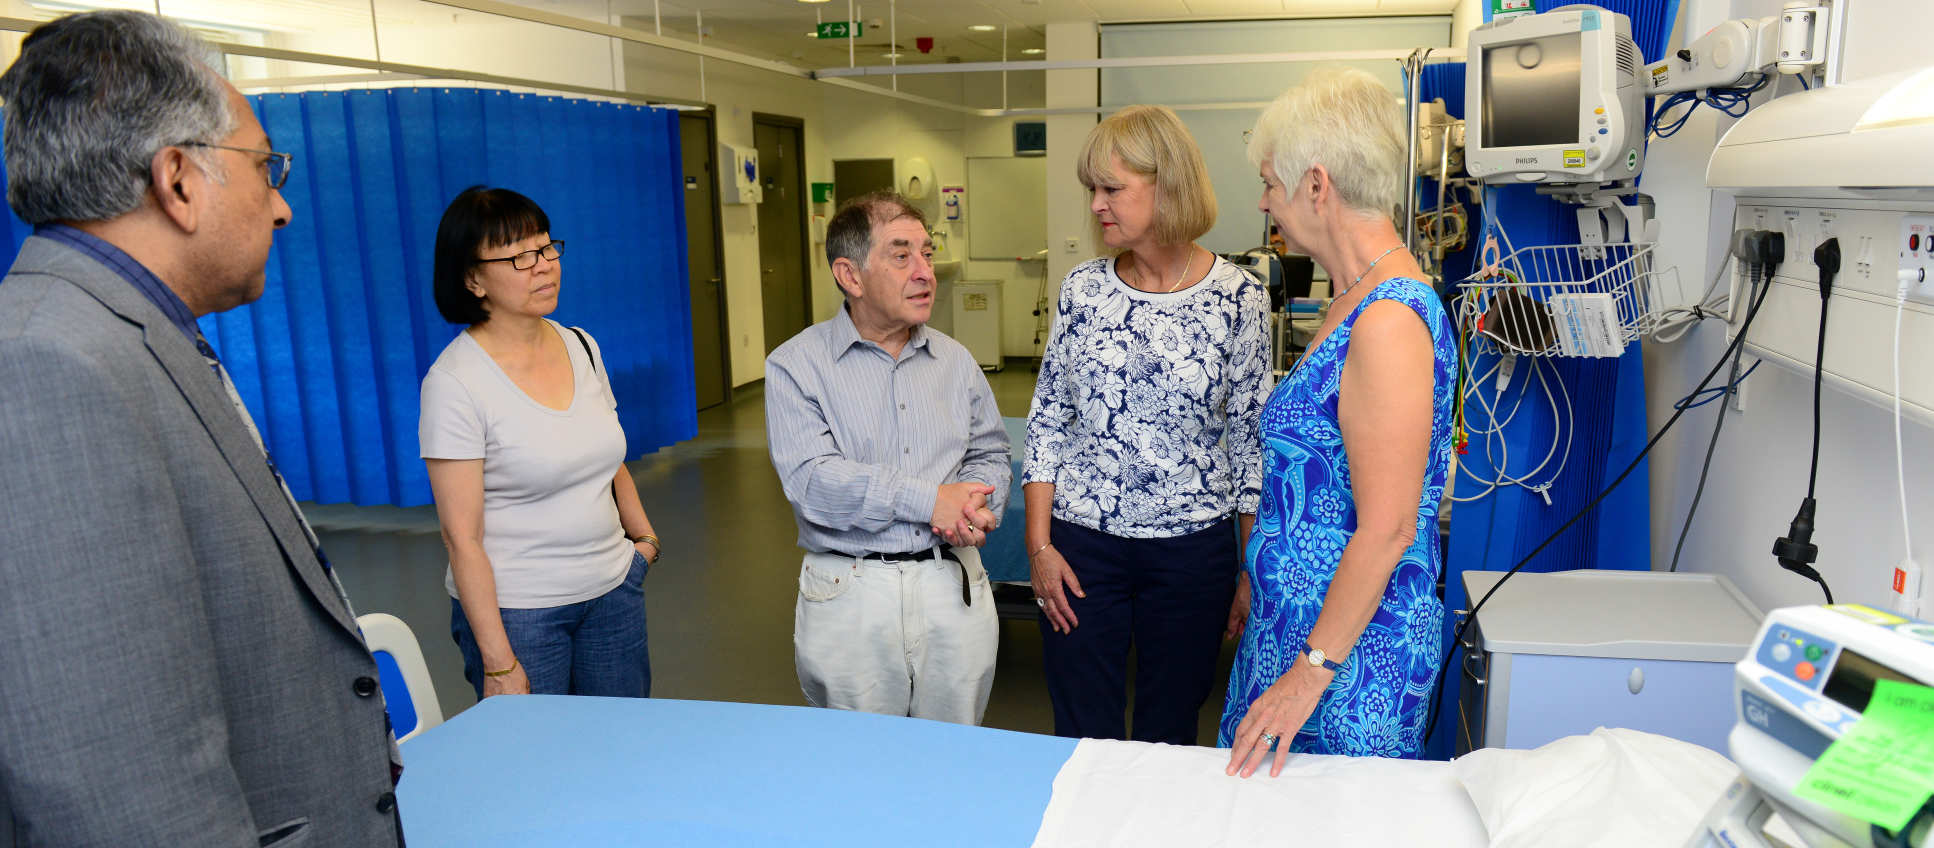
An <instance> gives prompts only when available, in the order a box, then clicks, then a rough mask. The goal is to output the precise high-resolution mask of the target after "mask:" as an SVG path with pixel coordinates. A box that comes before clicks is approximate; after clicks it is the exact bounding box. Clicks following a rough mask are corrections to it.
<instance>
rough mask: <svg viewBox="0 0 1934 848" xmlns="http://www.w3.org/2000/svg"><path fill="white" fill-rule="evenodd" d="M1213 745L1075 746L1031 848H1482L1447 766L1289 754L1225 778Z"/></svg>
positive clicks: (1473, 816)
mask: <svg viewBox="0 0 1934 848" xmlns="http://www.w3.org/2000/svg"><path fill="white" fill-rule="evenodd" d="M1228 763H1229V752H1228V751H1227V750H1225V749H1218V748H1196V747H1181V746H1173V745H1156V744H1150V743H1146V742H1115V741H1104V740H1096V739H1084V740H1082V741H1081V743H1080V744H1079V745H1076V746H1075V750H1074V755H1073V756H1071V757H1069V758H1068V762H1067V764H1066V765H1064V766H1062V767H1061V772H1060V773H1059V774H1057V775H1056V776H1055V778H1054V794H1053V797H1052V798H1051V799H1050V800H1049V801H1048V809H1047V812H1046V813H1045V814H1044V815H1043V816H1042V818H1041V829H1040V831H1039V832H1038V833H1036V834H1035V837H1034V845H1035V846H1036V848H1080V847H1081V846H1161V848H1172V847H1173V846H1179V845H1190V846H1231V848H1234V846H1242V847H1243V848H1249V846H1256V845H1357V844H1365V845H1369V844H1390V845H1431V846H1442V848H1463V846H1484V845H1488V844H1489V838H1488V836H1487V835H1486V832H1485V829H1484V824H1483V821H1482V820H1481V819H1479V818H1478V814H1477V809H1476V808H1475V807H1474V806H1473V805H1472V804H1471V798H1470V795H1469V794H1467V793H1466V792H1465V791H1464V787H1463V786H1462V785H1461V784H1459V783H1458V781H1457V776H1456V774H1455V773H1453V772H1452V770H1451V765H1450V763H1443V762H1424V761H1413V760H1383V759H1373V758H1352V757H1334V756H1327V755H1322V754H1292V755H1290V758H1289V762H1288V764H1286V765H1285V766H1284V768H1283V773H1282V775H1281V776H1280V777H1274V778H1272V777H1270V776H1269V775H1268V772H1267V770H1266V769H1267V766H1265V767H1264V770H1261V771H1259V772H1258V773H1257V774H1256V776H1254V777H1251V778H1248V779H1246V780H1245V779H1242V778H1236V777H1230V776H1228V775H1226V774H1223V768H1224V767H1226V766H1227V765H1228Z"/></svg>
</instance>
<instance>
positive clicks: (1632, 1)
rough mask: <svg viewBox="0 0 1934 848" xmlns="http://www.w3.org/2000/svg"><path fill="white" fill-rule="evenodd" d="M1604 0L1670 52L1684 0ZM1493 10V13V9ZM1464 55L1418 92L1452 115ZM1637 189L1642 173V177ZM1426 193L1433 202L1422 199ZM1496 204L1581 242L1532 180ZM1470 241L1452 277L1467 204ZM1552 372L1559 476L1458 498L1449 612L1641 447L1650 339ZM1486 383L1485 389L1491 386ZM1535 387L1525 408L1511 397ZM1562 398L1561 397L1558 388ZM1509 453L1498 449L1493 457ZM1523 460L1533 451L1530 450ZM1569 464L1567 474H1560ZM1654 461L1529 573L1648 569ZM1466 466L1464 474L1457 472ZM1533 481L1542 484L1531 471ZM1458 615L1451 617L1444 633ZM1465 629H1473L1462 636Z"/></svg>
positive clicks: (1654, 46) (1446, 703)
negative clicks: (1470, 581) (1469, 586)
mask: <svg viewBox="0 0 1934 848" xmlns="http://www.w3.org/2000/svg"><path fill="white" fill-rule="evenodd" d="M1571 2H1576V0H1537V2H1536V4H1535V8H1536V9H1537V11H1539V12H1548V11H1551V10H1553V9H1556V8H1559V7H1561V6H1565V5H1567V4H1568V3H1571ZM1590 5H1595V6H1599V7H1601V8H1605V9H1609V10H1611V11H1614V12H1619V13H1621V14H1624V15H1626V16H1627V17H1629V18H1630V19H1631V21H1632V40H1633V41H1635V42H1637V44H1638V47H1639V52H1640V53H1642V54H1644V57H1645V59H1646V60H1648V61H1650V60H1654V59H1657V58H1659V57H1660V56H1662V55H1663V54H1664V53H1665V48H1666V45H1667V44H1668V43H1669V41H1670V37H1671V29H1672V26H1673V21H1674V20H1675V19H1676V18H1677V17H1678V5H1679V4H1678V0H1590ZM1486 17H1487V18H1488V17H1489V12H1488V10H1487V12H1486ZM1465 70H1466V68H1465V66H1464V65H1463V64H1461V63H1456V64H1453V63H1447V64H1439V65H1432V66H1429V67H1427V68H1425V69H1424V72H1423V76H1422V88H1423V98H1424V99H1426V100H1429V99H1431V98H1437V97H1441V98H1443V99H1444V103H1445V105H1446V107H1447V108H1448V109H1449V111H1450V113H1451V114H1452V115H1454V116H1457V117H1463V115H1464V75H1465ZM1640 185H1641V189H1642V188H1643V181H1642V180H1641V184H1640ZM1427 189H1428V191H1429V193H1428V194H1426V195H1425V196H1426V197H1429V198H1435V196H1436V195H1435V191H1436V189H1435V185H1434V184H1429V185H1427ZM1427 202H1428V201H1427ZM1491 202H1492V203H1493V204H1494V206H1495V208H1493V209H1492V210H1490V211H1491V213H1492V214H1493V215H1495V216H1496V217H1497V218H1498V219H1499V220H1500V221H1502V222H1503V224H1504V226H1505V227H1506V228H1507V229H1508V230H1509V231H1510V233H1511V237H1512V240H1513V241H1514V242H1515V245H1516V246H1517V247H1518V248H1519V249H1524V248H1526V247H1530V246H1533V245H1541V244H1570V243H1576V242H1577V240H1578V230H1577V222H1576V218H1575V216H1574V215H1573V213H1572V210H1571V208H1570V207H1565V206H1561V205H1559V204H1557V203H1556V202H1555V201H1552V200H1550V199H1549V198H1546V197H1542V196H1539V195H1538V194H1536V192H1535V191H1533V190H1532V188H1531V187H1529V186H1504V187H1501V188H1499V189H1497V190H1495V191H1493V192H1492V194H1491ZM1470 211H1471V215H1472V218H1473V221H1472V225H1471V226H1472V236H1471V239H1470V245H1469V246H1468V247H1467V248H1466V249H1465V250H1464V251H1461V252H1460V253H1458V254H1455V255H1452V256H1448V257H1446V259H1445V277H1446V279H1447V280H1450V281H1452V282H1453V283H1454V282H1456V281H1459V280H1462V279H1464V278H1465V277H1467V276H1469V275H1470V274H1471V273H1472V272H1473V270H1474V266H1475V265H1476V264H1477V263H1476V250H1477V247H1478V245H1479V244H1480V243H1481V242H1482V240H1483V233H1482V231H1481V225H1480V224H1479V222H1478V217H1479V215H1480V213H1479V211H1478V210H1477V209H1471V210H1470ZM1495 362H1496V359H1495V357H1477V358H1476V359H1475V361H1474V362H1473V363H1472V368H1471V370H1472V373H1475V374H1484V373H1486V372H1487V371H1488V370H1489V369H1490V367H1491V366H1492V365H1493V364H1495ZM1527 364H1528V363H1525V362H1519V363H1518V368H1517V375H1518V376H1517V378H1516V379H1515V380H1514V381H1513V384H1512V385H1511V386H1510V387H1509V393H1508V394H1507V395H1505V396H1503V397H1502V399H1501V402H1500V403H1499V405H1498V408H1499V409H1500V410H1502V409H1504V408H1506V407H1508V408H1510V409H1512V410H1516V411H1517V414H1515V415H1514V417H1512V418H1511V420H1510V422H1509V424H1508V426H1507V427H1506V431H1505V433H1504V434H1503V436H1502V437H1501V439H1500V440H1501V441H1502V442H1504V443H1505V444H1506V445H1507V446H1508V456H1509V457H1510V460H1509V463H1508V464H1509V465H1510V468H1509V469H1508V470H1509V472H1510V473H1514V474H1524V473H1525V472H1526V471H1528V470H1530V468H1531V467H1532V466H1534V465H1536V464H1537V462H1538V459H1539V458H1540V457H1542V456H1544V455H1546V454H1547V452H1552V451H1551V448H1552V441H1551V440H1552V438H1553V436H1552V433H1553V432H1554V429H1553V421H1552V419H1553V416H1554V415H1555V414H1556V413H1554V412H1552V410H1551V409H1550V404H1549V403H1548V402H1547V401H1546V400H1545V399H1544V397H1543V396H1542V394H1541V393H1539V392H1537V391H1534V390H1533V382H1534V379H1533V378H1532V377H1531V372H1530V370H1529V369H1528V368H1527V367H1526V365H1527ZM1547 364H1550V365H1552V366H1554V367H1553V369H1552V371H1553V372H1555V376H1556V379H1557V380H1558V381H1559V382H1561V383H1563V385H1564V386H1565V387H1566V391H1568V392H1569V400H1570V404H1571V407H1570V408H1571V411H1572V415H1571V417H1570V418H1569V419H1568V421H1567V423H1566V427H1567V428H1568V429H1569V430H1570V431H1571V432H1570V436H1571V439H1570V442H1569V444H1568V445H1559V446H1558V448H1559V450H1561V451H1564V453H1562V454H1557V453H1556V452H1553V453H1554V455H1553V456H1552V457H1551V459H1550V463H1551V465H1548V466H1547V467H1546V468H1545V469H1544V470H1543V471H1542V472H1541V475H1530V476H1533V477H1534V478H1537V477H1540V476H1554V477H1555V480H1551V481H1550V488H1549V489H1548V490H1547V491H1546V492H1545V495H1548V496H1549V498H1550V502H1549V504H1548V505H1547V503H1546V500H1545V497H1544V496H1540V495H1538V494H1536V493H1534V492H1532V491H1531V490H1528V489H1525V488H1523V487H1519V486H1506V487H1502V488H1499V489H1498V490H1496V492H1495V493H1494V494H1493V495H1491V496H1489V497H1485V498H1483V499H1482V500H1478V501H1474V502H1468V503H1459V504H1457V505H1456V506H1455V508H1453V509H1452V510H1451V537H1450V548H1449V550H1448V551H1446V554H1445V561H1444V568H1445V574H1444V578H1445V579H1444V601H1445V605H1446V606H1447V607H1448V608H1449V609H1453V610H1467V609H1470V606H1471V604H1472V603H1474V602H1475V600H1476V599H1473V598H1469V597H1467V596H1466V593H1465V592H1464V581H1463V575H1464V572H1466V571H1472V570H1482V571H1504V570H1506V569H1509V568H1511V567H1512V566H1513V565H1515V564H1517V563H1518V561H1519V560H1521V559H1522V558H1523V557H1525V556H1526V555H1528V554H1530V553H1531V551H1532V550H1533V549H1535V548H1536V547H1537V546H1538V545H1539V543H1541V542H1543V541H1544V540H1545V539H1546V538H1547V537H1549V536H1550V535H1551V534H1552V533H1553V532H1555V531H1556V530H1557V529H1558V528H1559V527H1560V526H1562V525H1563V524H1564V522H1565V521H1567V520H1569V519H1570V518H1571V516H1573V515H1574V514H1576V513H1577V512H1578V511H1579V510H1580V509H1583V508H1584V506H1585V505H1586V504H1587V503H1590V502H1591V500H1592V498H1593V497H1594V496H1596V495H1597V494H1598V493H1599V492H1600V491H1602V490H1603V489H1604V488H1605V486H1606V485H1608V484H1610V483H1611V481H1612V479H1613V478H1614V477H1616V476H1617V474H1618V472H1619V471H1621V470H1623V469H1624V467H1625V466H1626V465H1627V464H1629V463H1630V462H1631V461H1632V457H1634V456H1636V455H1637V454H1638V452H1639V450H1640V449H1641V448H1643V447H1644V445H1645V442H1646V439H1647V437H1648V435H1649V434H1648V432H1647V430H1646V419H1645V373H1644V346H1643V345H1640V344H1633V345H1631V346H1630V347H1628V348H1626V350H1625V353H1624V355H1623V356H1620V357H1617V358H1605V359H1587V358H1565V357H1559V358H1555V359H1550V360H1547ZM1485 390H1486V391H1488V389H1485ZM1524 393H1529V396H1528V397H1527V398H1526V399H1525V400H1524V402H1523V403H1522V404H1521V405H1519V404H1515V403H1513V400H1514V399H1515V398H1516V397H1517V396H1518V395H1520V394H1524ZM1560 398H1561V400H1560V403H1561V404H1562V402H1563V401H1562V398H1563V395H1560ZM1464 411H1465V416H1466V420H1467V424H1468V425H1469V426H1472V427H1478V428H1483V427H1489V426H1490V425H1491V423H1492V422H1491V421H1489V420H1488V419H1487V418H1486V417H1485V414H1484V410H1483V409H1482V407H1481V405H1480V404H1477V403H1469V404H1466V405H1465V408H1464ZM1478 442H1479V438H1478V437H1473V438H1472V442H1471V445H1470V450H1469V452H1468V453H1466V454H1464V455H1463V456H1461V457H1460V460H1461V461H1462V462H1464V463H1465V465H1466V467H1468V468H1471V469H1472V471H1474V472H1475V473H1476V475H1477V476H1478V477H1482V478H1485V479H1490V478H1491V477H1493V476H1495V473H1496V471H1495V469H1494V468H1492V467H1491V465H1490V464H1489V463H1490V462H1491V461H1494V460H1490V459H1487V456H1486V451H1485V449H1484V448H1483V446H1481V445H1480V444H1478ZM1498 455H1502V454H1498ZM1525 457H1528V458H1529V459H1524V458H1525ZM1558 468H1562V469H1563V471H1562V473H1556V474H1554V472H1555V471H1556V470H1557V469H1558ZM1647 470H1648V469H1647V466H1646V465H1645V464H1643V463H1641V464H1640V466H1639V467H1638V469H1637V470H1635V471H1634V472H1633V474H1632V476H1631V477H1630V478H1629V479H1627V480H1626V481H1625V483H1624V484H1622V485H1621V486H1620V488H1619V489H1617V490H1615V491H1614V492H1613V493H1612V494H1611V495H1610V496H1609V497H1607V498H1606V499H1605V500H1604V501H1603V502H1602V503H1600V504H1599V505H1598V506H1597V507H1596V508H1595V509H1593V510H1592V511H1591V512H1590V513H1589V514H1587V515H1586V517H1585V518H1584V519H1583V520H1581V521H1580V522H1579V523H1578V524H1576V525H1574V526H1573V527H1572V528H1571V529H1570V530H1568V531H1566V532H1565V533H1564V534H1563V535H1562V536H1560V537H1558V539H1557V540H1556V541H1555V542H1554V543H1553V544H1552V545H1551V547H1549V548H1546V549H1545V550H1544V552H1543V553H1541V554H1539V555H1538V557H1537V558H1536V559H1534V560H1532V561H1531V563H1530V564H1529V565H1527V566H1526V569H1525V570H1527V571H1532V572H1541V571H1559V570H1566V569H1573V568H1603V569H1635V570H1644V569H1647V568H1649V567H1650V566H1651V561H1650V550H1651V547H1650V536H1649V534H1648V532H1647V528H1649V527H1650V526H1651V500H1650V497H1649V494H1648V489H1647V485H1646V479H1647ZM1460 474H1461V472H1460ZM1533 482H1542V481H1541V480H1538V479H1534V480H1533ZM1474 491H1482V487H1481V486H1479V485H1476V484H1475V483H1474V481H1473V480H1472V479H1471V477H1469V476H1464V477H1463V478H1462V479H1460V480H1459V481H1458V492H1459V493H1460V494H1468V493H1471V492H1474ZM1450 624H1451V622H1448V621H1447V622H1446V625H1447V626H1446V631H1447V633H1446V638H1447V639H1448V630H1449V625H1450ZM1467 638H1468V636H1467ZM1462 662H1463V659H1462V655H1461V653H1460V654H1459V655H1458V656H1456V657H1453V659H1452V661H1451V663H1450V665H1448V666H1446V667H1445V668H1444V670H1443V671H1442V672H1441V673H1442V674H1444V675H1446V679H1445V681H1444V691H1443V696H1442V697H1441V698H1440V699H1439V701H1438V704H1437V710H1438V719H1437V728H1436V731H1435V733H1434V734H1433V735H1432V736H1431V738H1430V739H1429V740H1426V742H1425V746H1426V747H1425V751H1426V756H1428V757H1430V758H1433V759H1442V758H1448V757H1449V756H1450V755H1451V754H1452V753H1453V749H1454V746H1455V745H1456V744H1457V739H1456V732H1457V726H1458V724H1459V689H1460V688H1461V686H1462V684H1463V682H1464V681H1463V677H1464V674H1463V672H1461V671H1460V669H1462V668H1463V665H1462Z"/></svg>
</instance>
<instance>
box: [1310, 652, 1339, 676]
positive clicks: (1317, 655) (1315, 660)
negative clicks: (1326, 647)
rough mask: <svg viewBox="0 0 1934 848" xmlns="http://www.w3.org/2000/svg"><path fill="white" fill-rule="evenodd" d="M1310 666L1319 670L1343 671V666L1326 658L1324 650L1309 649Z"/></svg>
mask: <svg viewBox="0 0 1934 848" xmlns="http://www.w3.org/2000/svg"><path fill="white" fill-rule="evenodd" d="M1309 664H1310V665H1313V666H1316V667H1317V668H1327V669H1329V670H1331V671H1342V670H1343V664H1342V663H1340V662H1337V661H1336V660H1333V659H1330V658H1329V657H1326V656H1324V655H1323V649H1322V648H1311V649H1309Z"/></svg>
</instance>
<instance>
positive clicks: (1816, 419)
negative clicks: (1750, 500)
mask: <svg viewBox="0 0 1934 848" xmlns="http://www.w3.org/2000/svg"><path fill="white" fill-rule="evenodd" d="M1813 265H1814V267H1816V268H1818V269H1819V270H1820V333H1819V341H1818V342H1817V346H1816V347H1815V348H1814V353H1813V460H1812V463H1811V464H1810V465H1808V467H1807V472H1806V497H1805V498H1804V499H1803V500H1801V501H1800V510H1799V512H1797V513H1795V514H1794V515H1793V523H1792V524H1790V525H1788V526H1787V528H1786V535H1784V536H1781V537H1780V538H1778V539H1775V540H1774V541H1773V556H1775V557H1778V558H1779V562H1780V567H1781V568H1784V569H1786V570H1787V571H1791V572H1793V573H1794V574H1798V575H1800V576H1801V577H1805V578H1806V579H1808V580H1811V581H1813V582H1815V583H1818V584H1820V591H1821V592H1823V593H1825V594H1826V596H1827V603H1829V604H1831V603H1833V590H1832V589H1829V588H1827V581H1826V578H1824V577H1821V576H1820V572H1819V570H1818V569H1816V568H1814V567H1813V563H1814V562H1815V561H1816V560H1817V559H1818V558H1819V556H1820V546H1818V545H1815V544H1813V508H1814V504H1815V501H1814V500H1813V486H1814V484H1815V483H1817V482H1818V481H1819V479H1820V388H1821V385H1820V384H1821V381H1822V378H1823V376H1824V375H1825V372H1826V359H1827V305H1828V304H1830V303H1832V302H1833V277H1834V275H1835V274H1838V273H1839V272H1840V240H1839V239H1837V238H1830V239H1827V240H1826V241H1823V242H1821V243H1820V246H1819V247H1816V248H1814V249H1813Z"/></svg>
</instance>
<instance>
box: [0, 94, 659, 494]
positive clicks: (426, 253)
mask: <svg viewBox="0 0 1934 848" xmlns="http://www.w3.org/2000/svg"><path fill="white" fill-rule="evenodd" d="M250 102H251V104H252V105H253V106H254V108H255V112H256V115H257V116H258V117H260V118H261V120H262V125H263V126H264V127H265V128H267V129H268V132H269V137H270V138H271V139H272V140H273V144H274V146H275V148H276V149H277V150H281V151H285V152H288V153H292V154H295V171H294V172H293V173H292V174H291V175H290V177H289V181H288V184H287V185H285V186H283V188H282V196H283V197H284V198H285V199H287V200H288V202H289V207H290V208H291V209H292V210H294V213H295V217H294V219H293V220H292V221H291V223H290V224H289V226H288V227H286V228H284V229H282V230H281V231H279V232H277V233H276V234H275V249H274V250H273V252H271V253H270V254H269V263H268V288H267V291H266V292H265V293H264V294H263V295H262V298H261V300H258V301H256V302H255V303H253V304H251V305H249V306H245V307H242V308H240V309H235V310H231V311H229V312H225V313H221V314H219V315H210V316H207V317H204V318H203V319H202V320H201V328H202V332H203V333H204V334H205V335H207V336H208V339H209V341H210V342H212V343H213V344H214V346H215V349H216V350H217V351H218V352H219V353H220V354H221V356H222V359H223V361H224V362H225V363H226V364H227V366H228V370H229V372H230V373H231V374H232V375H233V376H234V379H235V383H236V388H237V389H238V390H239V391H240V393H241V395H242V399H243V400H244V401H245V402H246V403H247V404H248V408H249V412H250V413H251V414H253V415H254V417H255V421H256V424H257V426H258V427H260V428H261V430H262V437H263V438H264V439H265V440H267V442H268V447H269V451H270V452H271V453H272V454H273V455H274V456H275V460H276V465H277V466H278V467H280V469H281V470H282V473H283V475H284V476H285V477H286V478H287V479H288V481H289V488H290V489H292V490H294V492H295V495H296V497H298V498H301V499H303V500H308V501H316V502H320V503H343V502H352V503H357V504H395V505H398V506H413V505H419V504H426V503H429V502H430V484H429V479H428V477H427V476H426V474H425V472H424V469H423V461H422V460H421V459H419V458H418V452H417V440H416V418H417V388H418V385H419V383H420V382H421V380H422V378H423V374H424V373H425V372H426V371H428V370H429V367H430V363H431V362H433V361H435V360H436V356H437V354H438V353H439V352H440V351H441V350H442V349H443V346H444V345H445V344H447V343H448V342H449V341H450V340H451V339H452V338H454V337H455V335H456V333H457V331H458V330H460V329H461V328H460V327H457V326H455V325H451V324H448V323H445V322H444V320H443V319H442V317H440V316H439V315H438V314H437V311H436V304H435V302H434V300H433V299H432V297H431V294H430V268H431V249H432V246H433V244H434V242H435V239H436V227H437V220H438V219H439V218H440V217H441V216H442V214H443V207H444V206H445V204H447V203H449V201H450V199H451V198H452V197H454V196H456V193H457V192H459V191H462V190H463V189H464V188H466V187H468V186H471V185H475V184H478V183H486V184H489V185H493V186H501V187H505V188H510V189H514V190H516V191H518V192H521V193H523V194H525V195H528V196H529V197H530V198H531V199H533V200H535V201H537V203H538V205H540V206H542V207H543V208H544V211H545V212H546V213H547V214H549V216H550V219H551V237H552V238H556V239H561V240H565V241H567V242H569V252H568V253H567V254H566V255H565V256H564V258H563V263H564V275H563V282H564V286H563V290H562V296H561V298H560V300H559V307H558V310H557V312H556V313H555V314H553V315H552V316H551V317H553V318H555V319H557V320H558V321H561V322H563V323H564V324H567V325H576V326H580V327H583V328H584V329H585V330H586V331H587V332H589V333H590V334H591V335H593V336H595V337H596V338H597V340H598V344H599V347H600V348H601V349H602V352H603V354H604V364H605V367H606V368H607V369H608V370H609V372H610V379H611V384H612V388H613V389H614V390H615V392H616V394H617V397H618V419H619V421H620V423H622V424H623V425H624V431H625V439H626V442H627V444H628V447H629V449H628V452H627V456H629V457H637V456H639V455H641V454H643V453H646V452H648V451H653V450H656V449H658V448H660V447H663V446H665V445H669V444H672V443H673V442H677V441H681V440H684V439H689V438H691V437H692V436H693V435H694V434H696V432H697V418H696V415H697V413H696V411H695V407H696V404H695V401H694V395H693V387H692V325H691V306H690V294H689V292H688V290H687V288H686V260H685V199H684V194H683V180H682V177H681V171H682V168H681V164H680V157H679V144H678V114H677V113H676V112H673V111H670V110H664V109H652V108H646V107H638V106H630V105H619V104H613V103H601V102H594V101H586V100H571V99H565V98H558V97H538V96H533V95H525V94H512V93H509V92H505V91H496V90H487V89H427V88H424V89H392V90H387V91H355V92H310V93H304V94H270V95H262V96H259V97H252V98H250ZM242 176H250V177H251V178H252V175H237V177H238V178H239V177H242ZM6 227H7V230H6V233H5V235H6V238H7V241H8V247H7V249H8V253H7V254H6V256H5V257H4V258H5V261H6V263H7V264H12V261H13V256H14V253H15V252H17V251H18V250H19V247H20V243H21V242H22V241H24V240H26V238H27V236H28V235H30V234H31V228H29V227H28V226H27V225H26V224H24V223H22V222H21V221H20V220H19V219H17V218H14V217H13V215H12V214H11V213H9V214H8V215H7V216H6ZM574 343H575V342H574Z"/></svg>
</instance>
